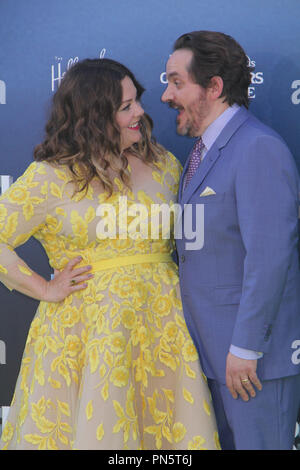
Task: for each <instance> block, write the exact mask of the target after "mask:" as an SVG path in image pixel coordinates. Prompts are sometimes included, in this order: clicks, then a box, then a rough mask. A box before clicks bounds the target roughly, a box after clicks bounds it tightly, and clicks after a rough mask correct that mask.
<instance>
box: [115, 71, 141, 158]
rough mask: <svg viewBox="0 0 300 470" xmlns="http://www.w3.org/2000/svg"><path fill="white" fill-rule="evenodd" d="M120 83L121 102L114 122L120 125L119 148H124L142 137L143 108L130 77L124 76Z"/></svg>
mask: <svg viewBox="0 0 300 470" xmlns="http://www.w3.org/2000/svg"><path fill="white" fill-rule="evenodd" d="M121 85H122V90H123V95H122V104H121V106H120V108H119V110H118V111H117V113H116V122H117V124H118V125H119V127H120V135H121V150H125V149H127V148H128V147H131V145H133V144H135V143H137V142H138V141H139V140H140V139H141V138H142V134H141V132H140V119H141V117H142V116H143V114H144V110H143V108H142V107H141V105H140V102H139V101H138V100H137V91H136V88H135V86H134V84H133V81H132V80H131V78H129V77H125V78H124V79H123V80H122V82H121Z"/></svg>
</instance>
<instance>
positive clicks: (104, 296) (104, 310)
mask: <svg viewBox="0 0 300 470" xmlns="http://www.w3.org/2000/svg"><path fill="white" fill-rule="evenodd" d="M129 169H130V168H129ZM179 176H180V164H179V163H178V161H177V160H176V159H175V157H174V156H173V155H172V154H168V155H167V156H165V157H162V158H161V161H160V162H158V163H156V164H155V168H154V169H153V170H151V169H150V171H149V173H148V176H145V179H144V180H143V181H142V182H140V186H139V185H138V183H137V182H133V183H132V190H130V191H128V190H126V189H125V187H124V186H123V183H122V182H121V181H120V180H119V179H118V178H115V180H114V184H115V189H116V190H115V191H114V193H113V194H112V196H111V197H109V198H107V195H106V194H104V193H103V192H101V191H100V190H99V186H97V184H92V183H93V182H92V183H91V185H90V187H89V190H88V193H87V195H86V196H85V197H84V198H82V196H79V195H75V196H74V195H73V189H74V188H73V186H71V184H70V183H69V179H70V175H69V173H68V170H67V168H65V167H63V166H59V167H54V166H50V165H49V164H47V163H45V162H42V163H37V162H34V163H32V164H31V165H30V166H29V167H28V169H27V170H26V172H25V173H24V174H23V175H22V176H21V177H20V178H19V179H18V180H17V181H16V182H15V183H14V184H13V185H12V186H11V187H10V188H9V190H8V191H7V192H6V193H5V194H4V195H2V197H1V198H0V280H1V281H2V282H3V283H4V284H5V282H6V275H7V273H8V272H9V269H10V265H12V264H14V265H16V262H17V263H18V267H19V270H20V272H21V273H22V275H24V276H30V275H31V270H30V267H28V266H27V265H26V264H25V263H24V262H23V261H22V260H20V258H18V256H17V254H16V253H15V251H14V250H13V249H14V248H15V247H17V246H19V245H21V244H23V243H24V242H25V241H26V240H28V238H29V237H31V236H34V237H35V238H36V239H37V240H39V241H40V242H41V243H42V245H43V247H44V249H45V250H46V253H47V255H48V257H49V262H50V265H51V266H52V268H55V269H62V268H63V267H64V266H65V265H66V264H67V262H68V261H70V260H71V259H73V258H75V257H77V256H79V255H81V256H82V258H83V262H82V265H89V264H92V265H93V263H94V264H95V263H96V266H98V268H97V269H95V273H94V274H95V275H94V278H92V279H91V280H89V281H88V287H87V288H86V289H84V290H82V291H79V292H77V293H75V294H73V295H70V296H68V297H67V298H66V299H65V300H64V301H62V302H59V303H47V302H40V304H39V308H38V310H37V312H36V315H35V317H34V320H33V322H32V325H31V328H30V331H29V335H28V339H27V343H26V347H25V351H24V356H23V360H22V364H21V370H20V374H19V378H18V381H17V385H16V390H15V395H14V399H13V403H12V406H11V409H10V413H9V416H8V421H7V422H6V425H5V428H4V430H3V434H2V438H1V441H0V444H1V445H0V447H1V448H2V449H54V450H55V449H118V450H121V449H199V450H200V449H216V448H219V444H218V435H217V432H216V424H215V417H214V412H213V409H212V405H211V401H210V395H209V392H208V389H207V385H206V381H205V377H204V376H203V374H202V372H201V369H200V366H199V361H198V356H197V353H196V350H195V347H194V345H193V343H192V340H191V338H190V336H189V333H188V331H187V327H186V324H185V321H184V317H183V313H182V305H181V301H180V293H179V280H178V273H177V266H176V264H175V263H174V262H172V261H170V259H169V258H168V255H169V254H170V253H171V252H172V250H173V241H172V240H170V239H168V237H165V238H164V237H163V234H162V230H161V232H160V234H159V236H158V237H157V236H155V237H153V238H146V237H145V236H141V231H140V232H139V231H138V230H137V221H136V217H134V215H133V214H134V211H131V210H130V208H132V207H133V208H134V210H137V209H141V207H142V208H143V210H142V209H141V212H143V211H144V212H143V214H144V215H143V217H144V218H141V217H140V219H139V220H140V226H143V224H144V225H145V223H146V222H147V220H148V221H149V219H147V218H145V214H146V212H145V208H147V209H148V210H149V214H150V207H151V205H153V204H154V205H155V204H157V205H159V204H167V205H168V206H169V207H170V206H171V205H172V204H173V203H175V200H176V193H177V189H178V181H179ZM96 183H97V182H96ZM97 188H98V189H97ZM120 197H121V199H120ZM125 197H126V198H125ZM120 202H121V204H120ZM125 202H126V204H127V211H128V214H129V215H128V219H127V221H126V219H125V218H124V217H123V218H122V217H121V215H122V214H121V212H122V210H123V209H124V207H125V205H124V204H125ZM105 204H109V206H105ZM122 204H123V205H122ZM107 207H109V208H110V209H109V210H108V211H107V212H106V213H105V211H102V209H103V208H104V209H105V208H107ZM155 207H156V206H155ZM99 208H102V209H99ZM122 208H123V209H122ZM99 211H100V212H99ZM123 215H124V214H123ZM109 217H110V218H111V220H110V222H111V223H109ZM105 220H106V225H105V224H104V221H105ZM115 220H118V221H119V232H118V233H117V237H116V238H105V233H106V234H107V227H108V228H109V230H111V229H112V228H113V227H114V221H115ZM101 221H102V222H101ZM122 221H123V222H122ZM124 221H126V222H127V225H126V224H124ZM122 224H123V225H124V227H125V230H126V227H127V229H128V234H127V235H128V236H126V233H124V230H123V232H122V227H121V226H122ZM124 227H123V229H124ZM161 227H163V226H161ZM144 228H145V227H144ZM172 229H173V227H171V233H172ZM130 230H131V231H132V232H134V233H137V234H138V235H137V236H135V237H134V236H129V234H130ZM149 254H150V257H149V261H150V262H147V259H148V258H147V257H146V258H145V259H141V258H140V255H142V256H144V255H149ZM153 255H154V257H155V256H157V257H158V260H157V261H156V262H154V261H153V259H152V258H153ZM124 257H126V259H127V264H126V263H125V265H124V266H123V265H121V263H120V265H119V261H120V260H121V259H123V260H124V259H125V258H124ZM164 257H165V259H164ZM130 259H132V260H135V261H133V263H134V264H131V262H130ZM101 260H102V261H101ZM103 260H105V262H106V263H108V264H107V265H105V266H106V267H104V268H103V267H102V269H101V268H99V266H100V265H101V263H104V262H103ZM128 260H129V261H128ZM111 262H114V263H115V264H112V265H111V264H110V263H111ZM128 263H129V264H128ZM7 286H8V287H9V285H8V284H7Z"/></svg>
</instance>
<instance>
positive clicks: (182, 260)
mask: <svg viewBox="0 0 300 470" xmlns="http://www.w3.org/2000/svg"><path fill="white" fill-rule="evenodd" d="M180 261H181V262H182V263H184V262H185V256H184V255H181V256H180Z"/></svg>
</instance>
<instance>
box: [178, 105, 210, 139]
mask: <svg viewBox="0 0 300 470" xmlns="http://www.w3.org/2000/svg"><path fill="white" fill-rule="evenodd" d="M172 107H173V106H172ZM208 111H209V110H208V106H207V102H206V98H205V97H200V100H199V102H198V103H197V106H194V107H193V108H191V107H190V108H187V110H186V109H184V113H185V114H186V121H185V123H184V124H182V125H181V124H180V119H179V121H177V129H176V131H177V134H178V135H181V136H187V137H197V136H200V135H201V129H202V128H203V122H204V120H205V118H206V117H207V115H208Z"/></svg>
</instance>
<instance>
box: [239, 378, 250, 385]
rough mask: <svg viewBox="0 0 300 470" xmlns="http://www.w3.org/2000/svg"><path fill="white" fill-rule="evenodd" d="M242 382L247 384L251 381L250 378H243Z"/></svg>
mask: <svg viewBox="0 0 300 470" xmlns="http://www.w3.org/2000/svg"><path fill="white" fill-rule="evenodd" d="M241 382H243V383H244V384H246V383H247V382H249V379H241Z"/></svg>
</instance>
